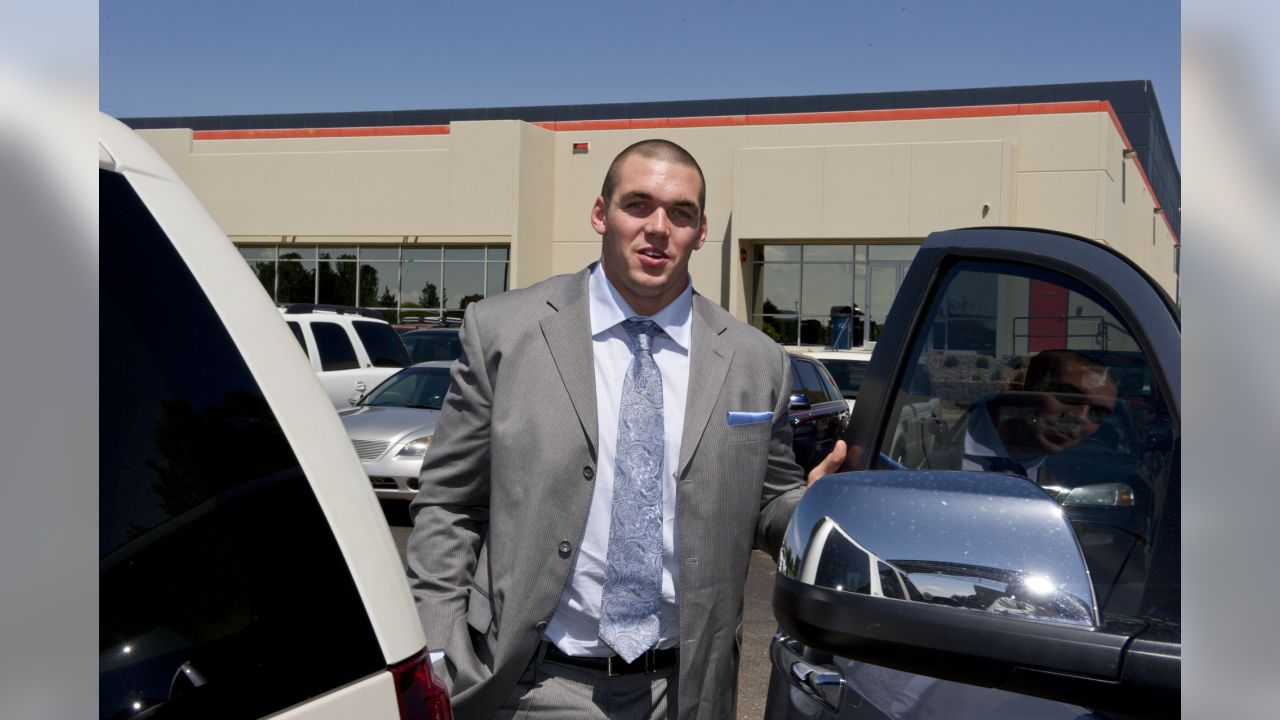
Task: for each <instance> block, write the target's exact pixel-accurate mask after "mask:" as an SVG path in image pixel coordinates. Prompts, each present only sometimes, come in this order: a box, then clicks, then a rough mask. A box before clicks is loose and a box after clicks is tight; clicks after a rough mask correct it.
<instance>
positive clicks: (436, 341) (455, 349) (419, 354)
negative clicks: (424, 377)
mask: <svg viewBox="0 0 1280 720" xmlns="http://www.w3.org/2000/svg"><path fill="white" fill-rule="evenodd" d="M401 339H402V340H404V345H405V347H406V348H407V349H408V350H409V359H410V360H411V361H412V362H415V363H420V362H428V361H430V360H457V359H458V356H459V355H461V354H462V343H461V341H460V340H459V339H458V331H457V330H444V331H430V332H412V333H407V334H405V335H403V336H402V337H401Z"/></svg>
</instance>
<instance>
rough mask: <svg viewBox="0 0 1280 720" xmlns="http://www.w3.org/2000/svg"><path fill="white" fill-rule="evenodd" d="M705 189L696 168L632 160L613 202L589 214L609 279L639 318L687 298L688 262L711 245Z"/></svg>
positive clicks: (600, 202)
mask: <svg viewBox="0 0 1280 720" xmlns="http://www.w3.org/2000/svg"><path fill="white" fill-rule="evenodd" d="M701 189H702V188H701V180H700V179H699V177H698V171H697V170H695V169H694V168H691V167H688V166H685V165H677V164H674V163H670V162H667V161H665V160H655V159H653V158H646V157H641V156H639V155H632V156H630V157H628V158H627V159H626V160H624V161H623V163H622V167H621V172H620V173H619V178H618V184H617V187H616V188H615V189H614V192H613V197H612V198H605V197H597V198H596V202H595V204H594V205H593V206H592V208H591V227H593V228H595V231H596V232H598V233H600V235H601V237H602V239H603V241H602V246H601V249H600V258H601V262H602V264H603V266H604V274H605V277H607V278H609V282H611V283H613V286H614V287H615V288H617V290H618V293H619V294H621V295H622V297H623V299H624V300H626V301H627V304H628V305H630V306H631V308H632V309H633V310H635V311H636V312H637V313H639V314H641V315H653V314H654V313H656V312H658V311H659V310H661V309H662V308H664V307H666V306H667V305H668V304H670V303H671V301H672V300H675V299H676V298H677V297H678V296H679V295H680V293H682V292H684V288H685V285H686V284H687V283H688V280H689V258H690V257H691V256H692V255H693V251H694V250H697V249H698V248H700V247H702V243H703V242H704V241H705V240H706V239H707V221H706V218H705V217H704V216H703V214H702V208H700V207H698V193H699V191H700V190H701Z"/></svg>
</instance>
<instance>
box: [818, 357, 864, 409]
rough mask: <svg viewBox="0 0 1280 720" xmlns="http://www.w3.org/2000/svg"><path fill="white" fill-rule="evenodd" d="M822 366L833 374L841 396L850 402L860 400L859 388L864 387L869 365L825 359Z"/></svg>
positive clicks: (860, 362)
mask: <svg viewBox="0 0 1280 720" xmlns="http://www.w3.org/2000/svg"><path fill="white" fill-rule="evenodd" d="M822 364H823V365H825V366H826V367H827V371H828V372H830V373H831V377H832V379H834V380H835V381H836V386H837V387H839V388H840V394H841V395H843V396H844V397H846V398H848V399H850V400H856V399H857V398H858V388H859V387H861V386H862V377H863V376H864V375H866V373H867V363H866V362H865V361H860V360H836V359H824V360H823V361H822Z"/></svg>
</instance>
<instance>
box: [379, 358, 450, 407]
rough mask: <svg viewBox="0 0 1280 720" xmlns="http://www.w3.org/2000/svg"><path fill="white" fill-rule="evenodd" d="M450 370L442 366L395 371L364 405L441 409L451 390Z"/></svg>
mask: <svg viewBox="0 0 1280 720" xmlns="http://www.w3.org/2000/svg"><path fill="white" fill-rule="evenodd" d="M449 381H450V377H449V369H448V368H443V367H425V368H409V369H408V370H405V371H403V372H399V373H396V374H395V375H392V376H391V377H390V378H388V379H387V381H386V382H384V383H382V384H381V385H379V386H378V387H377V388H375V389H374V391H373V392H371V393H369V396H368V397H366V398H365V399H364V401H363V402H361V403H360V404H361V405H395V406H400V407H416V408H424V409H427V410H439V409H440V408H441V407H443V405H444V396H445V394H446V393H448V391H449Z"/></svg>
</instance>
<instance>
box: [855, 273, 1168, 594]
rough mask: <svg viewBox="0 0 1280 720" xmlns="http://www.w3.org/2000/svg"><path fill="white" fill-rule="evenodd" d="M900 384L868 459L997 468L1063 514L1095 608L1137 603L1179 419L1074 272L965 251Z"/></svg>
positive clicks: (1128, 337)
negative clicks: (973, 257) (876, 449)
mask: <svg viewBox="0 0 1280 720" xmlns="http://www.w3.org/2000/svg"><path fill="white" fill-rule="evenodd" d="M926 322H927V325H926V327H927V328H929V330H930V331H929V332H928V333H923V334H921V336H920V338H919V339H918V340H917V345H916V347H914V348H912V354H911V362H910V363H909V364H908V368H909V370H908V371H907V372H906V373H905V377H903V378H902V380H901V382H900V383H899V385H898V390H897V393H896V395H895V398H894V404H893V407H892V411H891V412H892V415H891V416H890V422H889V423H887V424H886V425H885V427H886V428H887V432H886V435H885V437H884V438H882V439H881V441H880V442H881V445H880V455H879V465H880V466H881V467H884V468H896V469H917V468H919V469H938V470H978V471H988V472H1006V473H1013V474H1017V475H1021V476H1024V477H1026V478H1028V480H1029V481H1032V482H1035V483H1036V484H1037V485H1039V486H1040V487H1041V488H1043V489H1044V490H1045V491H1046V492H1047V493H1049V494H1050V495H1051V496H1053V497H1055V498H1056V499H1057V500H1058V501H1059V502H1060V503H1061V504H1062V506H1063V508H1064V510H1065V511H1066V513H1067V516H1068V517H1069V518H1070V519H1071V521H1072V524H1073V527H1074V529H1075V531H1076V535H1077V537H1078V539H1079V541H1080V545H1081V547H1082V549H1083V550H1084V553H1085V558H1086V561H1087V563H1088V565H1089V570H1090V573H1091V575H1092V579H1093V582H1094V589H1095V592H1096V594H1097V598H1098V602H1099V605H1100V608H1101V609H1102V610H1103V611H1104V612H1113V613H1119V614H1125V613H1131V612H1136V610H1137V603H1138V601H1139V600H1140V596H1141V592H1142V588H1143V583H1144V581H1145V576H1146V569H1147V565H1148V557H1147V556H1148V552H1149V549H1150V542H1151V538H1152V535H1153V532H1154V531H1155V525H1156V519H1157V518H1158V517H1159V513H1158V511H1159V508H1160V507H1161V504H1162V502H1163V500H1164V493H1165V490H1166V488H1167V486H1168V482H1169V477H1170V466H1171V463H1172V452H1173V441H1174V437H1175V435H1176V428H1175V427H1174V426H1173V422H1172V419H1171V415H1170V413H1169V411H1168V409H1167V406H1166V405H1165V403H1164V398H1163V394H1162V390H1161V382H1160V379H1159V378H1158V376H1157V375H1156V373H1155V372H1154V371H1153V368H1152V366H1151V364H1150V363H1149V362H1148V361H1147V359H1146V355H1145V354H1144V353H1143V351H1142V349H1141V347H1140V346H1139V344H1138V342H1137V341H1136V340H1135V338H1134V337H1133V335H1132V334H1131V332H1130V331H1129V329H1128V328H1127V327H1126V326H1125V324H1124V323H1123V322H1122V321H1121V320H1120V319H1119V318H1118V317H1117V315H1116V313H1115V312H1114V310H1113V309H1112V308H1111V307H1110V306H1109V305H1108V304H1107V303H1106V302H1105V301H1103V300H1102V299H1101V298H1099V297H1097V296H1096V295H1095V294H1094V293H1093V292H1091V291H1090V290H1089V288H1088V287H1087V286H1085V285H1083V284H1081V283H1079V282H1076V281H1074V280H1072V279H1069V278H1067V277H1065V276H1060V275H1056V274H1052V273H1048V272H1046V271H1041V270H1031V269H1027V268H1021V267H1019V266H1012V265H996V264H982V263H964V264H960V265H958V266H957V267H956V268H954V269H953V270H952V271H951V272H950V273H949V274H948V276H947V278H946V279H945V280H944V282H943V284H942V291H941V292H940V294H939V295H938V297H937V298H936V299H935V301H934V303H933V306H932V309H931V311H930V315H929V319H928V320H927V321H926Z"/></svg>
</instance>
